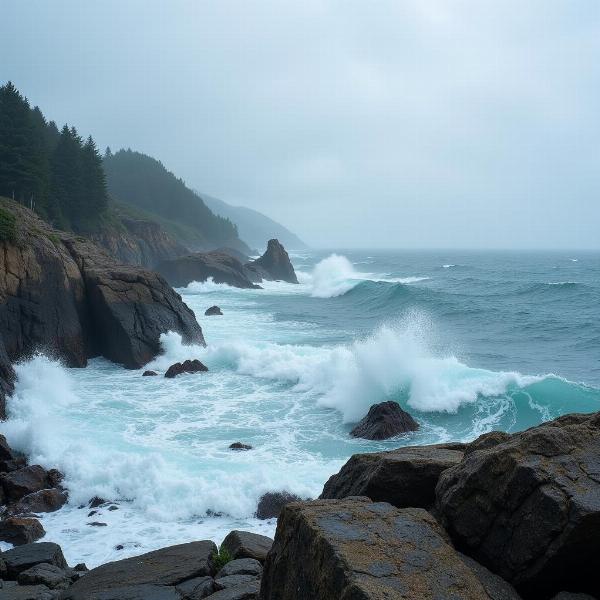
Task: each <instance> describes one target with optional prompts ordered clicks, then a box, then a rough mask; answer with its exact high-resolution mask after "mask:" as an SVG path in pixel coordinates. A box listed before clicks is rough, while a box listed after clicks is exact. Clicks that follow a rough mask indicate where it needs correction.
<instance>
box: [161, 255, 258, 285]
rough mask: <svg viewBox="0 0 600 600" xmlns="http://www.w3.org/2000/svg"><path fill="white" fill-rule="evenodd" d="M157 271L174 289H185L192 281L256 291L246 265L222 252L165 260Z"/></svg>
mask: <svg viewBox="0 0 600 600" xmlns="http://www.w3.org/2000/svg"><path fill="white" fill-rule="evenodd" d="M156 270H157V271H158V272H159V273H160V274H161V275H162V276H163V277H164V278H165V279H166V280H167V281H168V282H169V283H170V284H171V285H172V286H174V287H183V286H186V285H188V284H190V283H191V282H192V281H206V280H207V279H208V278H209V277H210V278H212V280H213V281H214V282H215V283H226V284H227V285H231V286H233V287H237V288H245V289H256V288H258V287H259V286H257V285H255V284H254V283H252V281H250V279H249V278H248V274H247V273H246V270H245V269H244V265H242V263H241V262H240V261H239V260H237V258H233V257H232V256H229V255H228V254H225V253H222V252H196V253H194V254H188V255H187V256H180V257H178V258H174V259H172V260H165V261H162V262H160V263H158V264H157V265H156Z"/></svg>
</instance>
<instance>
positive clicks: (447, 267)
mask: <svg viewBox="0 0 600 600" xmlns="http://www.w3.org/2000/svg"><path fill="white" fill-rule="evenodd" d="M455 266H456V265H450V264H449V265H442V267H443V268H444V269H451V268H452V267H455Z"/></svg>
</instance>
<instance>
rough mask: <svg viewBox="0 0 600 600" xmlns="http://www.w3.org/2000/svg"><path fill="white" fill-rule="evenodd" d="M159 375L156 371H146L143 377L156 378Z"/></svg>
mask: <svg viewBox="0 0 600 600" xmlns="http://www.w3.org/2000/svg"><path fill="white" fill-rule="evenodd" d="M156 375H158V373H157V372H156V371H144V372H143V373H142V377H156Z"/></svg>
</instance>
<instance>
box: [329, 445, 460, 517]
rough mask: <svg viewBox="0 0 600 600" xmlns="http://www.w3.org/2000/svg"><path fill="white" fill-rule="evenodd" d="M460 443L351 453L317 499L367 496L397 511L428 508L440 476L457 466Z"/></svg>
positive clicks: (432, 502)
mask: <svg viewBox="0 0 600 600" xmlns="http://www.w3.org/2000/svg"><path fill="white" fill-rule="evenodd" d="M464 447H465V445H464V444H439V445H435V446H407V447H404V448H398V450H391V451H389V452H372V453H368V454H355V455H354V456H352V457H351V458H350V460H349V461H348V462H347V463H346V464H345V465H344V466H343V467H342V468H341V470H340V472H339V473H337V474H336V475H332V476H331V477H330V478H329V480H328V481H327V483H326V484H325V487H324V488H323V493H322V494H321V496H320V497H321V498H338V499H341V498H347V497H348V496H368V497H369V498H370V499H371V500H373V501H375V502H389V503H390V504H393V505H394V506H397V507H398V508H406V507H411V506H412V507H419V508H427V509H428V508H430V507H431V506H433V504H434V503H435V486H436V485H437V482H438V479H439V477H440V475H441V474H442V473H443V472H444V471H445V470H446V469H448V468H450V467H452V466H454V465H456V464H458V463H459V462H460V461H461V460H462V457H463V449H464Z"/></svg>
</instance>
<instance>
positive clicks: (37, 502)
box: [9, 488, 67, 515]
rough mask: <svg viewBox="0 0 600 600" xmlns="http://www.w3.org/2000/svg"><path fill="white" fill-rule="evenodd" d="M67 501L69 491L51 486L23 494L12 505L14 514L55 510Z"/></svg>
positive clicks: (11, 509)
mask: <svg viewBox="0 0 600 600" xmlns="http://www.w3.org/2000/svg"><path fill="white" fill-rule="evenodd" d="M66 501H67V493H66V492H65V491H64V490H59V489H56V488H51V489H47V490H40V491H39V492H33V493H32V494H28V495H27V496H23V498H21V499H20V500H19V501H18V502H16V503H15V504H13V505H12V506H10V508H9V510H10V512H11V513H12V514H14V515H18V514H24V513H42V512H54V511H56V510H58V509H59V508H61V507H62V506H63V505H64V504H65V503H66Z"/></svg>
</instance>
